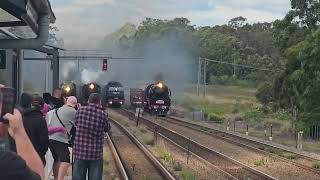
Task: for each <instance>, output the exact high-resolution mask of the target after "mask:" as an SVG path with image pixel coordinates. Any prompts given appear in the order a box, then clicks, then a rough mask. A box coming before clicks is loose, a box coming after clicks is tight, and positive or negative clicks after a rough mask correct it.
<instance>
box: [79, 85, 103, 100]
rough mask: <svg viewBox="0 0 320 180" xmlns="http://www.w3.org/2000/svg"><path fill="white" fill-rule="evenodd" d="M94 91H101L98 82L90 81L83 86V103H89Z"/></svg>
mask: <svg viewBox="0 0 320 180" xmlns="http://www.w3.org/2000/svg"><path fill="white" fill-rule="evenodd" d="M92 93H99V94H100V93H101V87H100V86H99V84H97V83H94V82H92V83H89V84H85V85H83V86H82V91H81V102H82V104H87V102H88V100H89V96H90V94H92Z"/></svg>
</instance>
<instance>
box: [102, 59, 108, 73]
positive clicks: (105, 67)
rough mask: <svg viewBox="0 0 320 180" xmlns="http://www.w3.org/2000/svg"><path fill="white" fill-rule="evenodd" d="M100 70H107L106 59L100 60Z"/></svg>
mask: <svg viewBox="0 0 320 180" xmlns="http://www.w3.org/2000/svg"><path fill="white" fill-rule="evenodd" d="M102 70H103V71H107V70H108V59H104V60H102Z"/></svg>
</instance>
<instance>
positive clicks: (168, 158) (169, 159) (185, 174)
mask: <svg viewBox="0 0 320 180" xmlns="http://www.w3.org/2000/svg"><path fill="white" fill-rule="evenodd" d="M110 116H112V117H113V118H114V119H115V120H117V121H118V122H119V123H121V124H124V125H126V126H127V128H128V129H129V130H130V131H131V132H132V133H133V134H134V135H135V136H137V137H138V138H139V139H140V140H142V142H143V143H144V144H146V145H151V146H154V145H155V139H154V136H153V134H151V133H149V131H148V130H147V129H145V128H144V127H141V126H140V127H136V126H135V125H130V124H131V123H128V122H126V120H125V119H124V117H123V116H120V115H117V114H112V115H111V114H110ZM154 150H155V153H156V154H157V156H158V157H159V158H160V159H162V160H163V161H164V162H165V163H167V164H169V166H171V167H172V168H173V170H174V171H175V172H176V173H177V176H178V178H179V179H181V180H194V179H196V178H195V175H194V173H192V172H191V171H189V170H187V169H184V168H183V166H182V164H181V163H180V162H178V161H175V160H174V158H173V155H172V154H171V152H170V150H169V149H168V148H167V147H166V146H165V145H164V144H162V143H160V144H158V145H156V146H155V147H154ZM142 179H146V180H147V179H148V180H149V179H152V180H157V179H161V177H160V178H159V176H157V175H155V176H146V177H143V178H142Z"/></svg>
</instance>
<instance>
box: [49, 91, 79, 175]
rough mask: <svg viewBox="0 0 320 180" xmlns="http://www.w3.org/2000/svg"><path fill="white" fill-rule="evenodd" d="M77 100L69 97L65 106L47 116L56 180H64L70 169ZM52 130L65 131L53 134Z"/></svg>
mask: <svg viewBox="0 0 320 180" xmlns="http://www.w3.org/2000/svg"><path fill="white" fill-rule="evenodd" d="M76 106H77V98H76V97H74V96H70V97H68V99H67V101H66V103H65V105H63V106H62V107H60V108H58V109H54V110H52V111H50V112H49V113H48V114H47V117H48V118H47V123H48V128H49V148H50V150H51V153H52V156H53V159H54V163H53V176H54V179H55V180H63V179H64V177H65V176H66V174H67V171H68V169H69V167H70V151H69V147H70V146H71V144H70V138H71V136H72V135H71V134H72V132H73V131H74V127H75V126H74V124H75V116H76V109H75V108H76ZM52 128H60V129H61V128H62V129H64V131H55V132H52V131H51V130H50V129H52Z"/></svg>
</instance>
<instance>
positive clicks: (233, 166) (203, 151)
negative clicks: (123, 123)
mask: <svg viewBox="0 0 320 180" xmlns="http://www.w3.org/2000/svg"><path fill="white" fill-rule="evenodd" d="M118 113H120V114H122V115H124V116H127V117H129V119H135V116H134V114H133V113H132V112H130V111H127V110H124V109H119V110H118ZM139 121H140V123H143V124H144V125H145V126H147V127H148V128H149V129H152V130H153V131H154V132H155V134H159V135H161V136H163V137H165V138H167V139H169V140H171V141H173V142H174V143H176V144H177V145H179V146H181V147H183V148H185V149H187V150H188V151H190V152H192V153H194V154H196V155H197V156H199V157H201V158H203V159H205V160H207V161H208V162H210V163H211V164H212V165H213V166H215V167H217V168H219V169H220V170H221V171H224V172H226V173H227V174H230V175H231V176H232V177H235V178H236V179H276V178H274V177H272V176H270V175H268V174H265V173H263V172H261V171H258V170H256V169H253V168H251V167H249V166H247V165H245V164H243V163H241V162H239V161H237V160H235V159H233V158H231V157H229V156H226V155H224V154H222V153H220V152H218V151H215V150H213V149H210V148H208V147H206V146H204V145H202V144H200V143H198V142H196V141H194V140H192V139H190V138H188V137H186V136H184V135H182V134H179V133H177V132H175V131H172V130H170V129H168V128H166V127H164V126H162V125H160V124H158V123H156V122H152V121H151V120H148V119H145V118H140V120H139Z"/></svg>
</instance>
